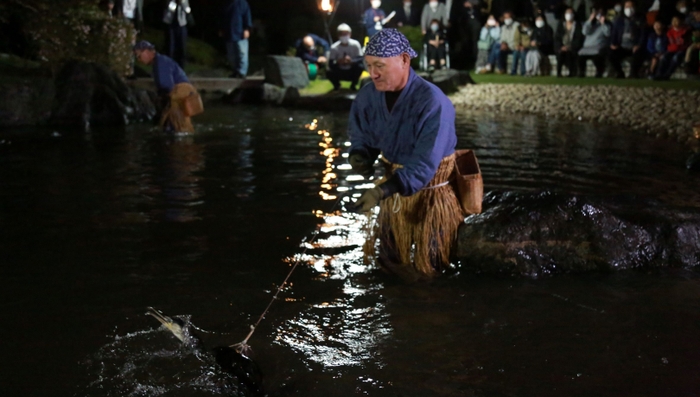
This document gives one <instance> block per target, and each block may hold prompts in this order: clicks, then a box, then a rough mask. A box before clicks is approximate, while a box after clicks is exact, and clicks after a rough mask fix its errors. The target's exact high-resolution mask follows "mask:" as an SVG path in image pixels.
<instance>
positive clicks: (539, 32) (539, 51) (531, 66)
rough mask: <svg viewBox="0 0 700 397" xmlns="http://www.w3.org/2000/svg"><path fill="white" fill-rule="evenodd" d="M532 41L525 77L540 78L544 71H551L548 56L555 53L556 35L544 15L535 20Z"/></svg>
mask: <svg viewBox="0 0 700 397" xmlns="http://www.w3.org/2000/svg"><path fill="white" fill-rule="evenodd" d="M530 40H531V41H530V50H529V51H528V53H527V56H526V57H525V75H526V76H539V75H541V74H542V72H543V70H550V66H549V63H548V61H549V58H548V56H549V55H550V54H553V53H554V52H553V47H554V33H553V32H552V28H551V27H549V26H548V25H547V23H546V22H545V20H544V17H543V16H542V15H540V16H538V17H537V18H536V19H535V30H533V32H532V36H531V37H530ZM543 66H547V67H546V68H545V67H543Z"/></svg>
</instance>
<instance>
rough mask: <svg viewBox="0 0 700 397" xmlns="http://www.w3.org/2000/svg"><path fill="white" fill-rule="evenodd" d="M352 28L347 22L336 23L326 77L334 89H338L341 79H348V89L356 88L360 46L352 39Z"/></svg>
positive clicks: (359, 70)
mask: <svg viewBox="0 0 700 397" xmlns="http://www.w3.org/2000/svg"><path fill="white" fill-rule="evenodd" d="M351 36H352V29H351V28H350V26H348V24H345V23H341V24H340V25H338V41H336V42H335V43H333V45H332V46H331V52H330V55H329V56H328V72H327V73H326V77H327V78H328V80H329V81H330V82H331V83H332V84H333V89H334V90H339V89H340V82H341V81H349V82H350V89H351V90H352V91H356V90H357V83H358V81H359V80H360V76H361V75H362V71H363V70H364V69H363V67H362V65H363V64H362V61H363V58H362V46H361V45H360V42H359V41H357V40H353V39H352V38H351Z"/></svg>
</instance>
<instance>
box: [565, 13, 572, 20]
mask: <svg viewBox="0 0 700 397" xmlns="http://www.w3.org/2000/svg"><path fill="white" fill-rule="evenodd" d="M564 19H566V20H567V21H573V20H574V14H569V13H566V14H564Z"/></svg>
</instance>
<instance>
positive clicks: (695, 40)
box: [685, 30, 700, 77]
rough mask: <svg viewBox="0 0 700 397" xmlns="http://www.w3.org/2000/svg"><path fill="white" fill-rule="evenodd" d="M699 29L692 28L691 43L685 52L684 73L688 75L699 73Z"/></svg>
mask: <svg viewBox="0 0 700 397" xmlns="http://www.w3.org/2000/svg"><path fill="white" fill-rule="evenodd" d="M699 55H700V30H693V33H692V36H691V43H690V45H689V46H688V50H687V51H686V52H685V73H686V74H687V75H688V76H689V77H690V76H697V75H698V74H700V59H699V58H698V56H699Z"/></svg>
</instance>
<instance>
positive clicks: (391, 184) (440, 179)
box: [349, 29, 463, 281]
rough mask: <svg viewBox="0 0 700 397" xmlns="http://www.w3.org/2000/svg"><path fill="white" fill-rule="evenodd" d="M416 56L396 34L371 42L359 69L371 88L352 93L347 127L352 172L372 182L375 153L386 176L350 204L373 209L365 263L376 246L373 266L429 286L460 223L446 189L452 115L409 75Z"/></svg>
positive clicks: (440, 97) (441, 98) (430, 88)
mask: <svg viewBox="0 0 700 397" xmlns="http://www.w3.org/2000/svg"><path fill="white" fill-rule="evenodd" d="M416 55H417V54H416V53H415V51H414V50H413V49H412V48H411V46H410V45H409V43H408V40H407V39H406V37H405V36H404V35H403V34H401V33H400V32H398V31H397V30H395V29H385V30H382V31H380V32H379V33H377V34H376V35H375V36H373V37H372V39H371V40H370V41H369V43H368V44H367V49H366V51H365V63H366V65H367V70H368V72H369V74H370V76H371V78H372V82H373V84H368V85H366V86H365V87H363V88H362V89H361V90H360V92H359V93H358V95H357V98H356V99H355V101H354V102H353V105H352V110H351V113H350V123H349V135H350V141H351V143H352V145H351V148H350V156H349V161H350V165H351V166H352V167H353V170H355V171H356V172H358V173H360V174H363V175H372V174H373V173H374V169H373V164H374V162H375V160H376V159H377V157H378V156H379V154H380V153H381V154H382V160H383V162H384V163H385V169H386V180H385V181H384V182H383V183H381V184H379V185H377V186H376V187H374V188H373V189H370V190H369V191H367V192H366V193H365V194H363V195H362V197H360V199H359V200H358V201H357V202H356V203H355V206H356V208H357V209H359V210H361V211H365V212H366V211H370V210H371V209H372V208H374V207H375V206H376V205H377V204H379V205H380V212H379V218H378V223H379V225H378V226H379V227H378V230H377V231H376V234H373V235H372V236H370V238H368V240H367V243H366V244H365V259H366V260H369V259H370V256H372V255H373V254H374V246H375V244H374V241H375V239H376V238H379V240H380V247H379V249H380V252H379V258H378V262H379V264H380V266H382V268H383V269H385V270H387V271H391V272H393V273H396V274H399V275H400V276H402V277H403V278H405V279H407V280H409V281H413V280H418V279H427V278H431V277H432V276H434V275H435V274H436V273H437V272H439V271H440V270H441V269H443V268H445V267H447V266H448V265H449V256H450V249H451V247H452V244H453V242H454V241H455V238H456V235H457V228H458V226H459V224H460V222H461V221H462V219H463V216H462V210H461V208H460V205H459V202H458V200H457V197H456V195H455V193H454V190H453V188H452V187H451V186H450V184H449V178H450V176H451V175H452V172H453V170H454V166H455V155H454V151H455V145H456V143H457V136H456V134H455V125H454V121H455V111H454V107H453V105H452V102H450V100H449V99H447V97H446V96H445V95H444V94H443V93H442V91H440V89H439V88H437V87H436V86H434V85H433V84H431V83H428V82H427V81H425V80H423V79H422V78H421V77H419V76H418V75H416V74H415V73H414V72H413V70H412V69H411V58H414V57H416ZM413 247H415V251H414V250H413Z"/></svg>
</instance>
